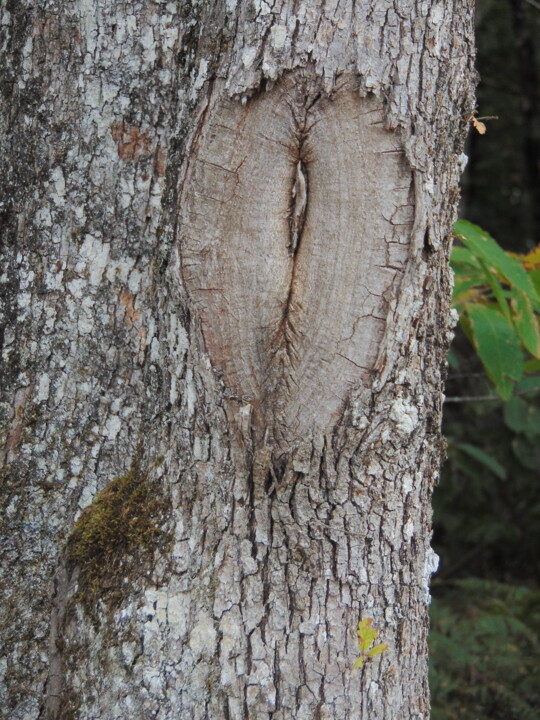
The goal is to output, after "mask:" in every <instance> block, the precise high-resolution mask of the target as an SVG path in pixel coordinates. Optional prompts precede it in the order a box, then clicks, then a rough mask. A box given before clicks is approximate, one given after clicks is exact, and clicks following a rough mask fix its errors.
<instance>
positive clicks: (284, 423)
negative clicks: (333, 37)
mask: <svg viewBox="0 0 540 720" xmlns="http://www.w3.org/2000/svg"><path fill="white" fill-rule="evenodd" d="M412 220H413V207H412V176H411V171H410V168H409V167H408V165H407V163H406V162H405V160H404V156H403V153H402V150H401V148H400V146H399V140H398V137H397V136H396V135H395V134H394V133H391V132H389V131H387V130H386V129H385V128H384V123H383V110H382V104H381V102H380V101H379V100H377V99H376V98H374V97H368V98H362V97H360V95H359V94H358V93H357V91H356V90H355V88H354V87H353V86H352V84H351V83H349V82H348V81H344V82H343V83H342V85H341V86H340V87H339V88H338V90H337V91H336V92H335V93H334V95H333V96H332V97H328V96H325V95H323V94H320V93H319V92H318V91H316V90H313V88H312V87H308V85H307V83H306V82H305V81H304V80H303V79H302V78H301V77H300V76H298V75H294V74H293V75H289V76H288V77H287V78H285V79H284V80H281V81H280V82H279V83H278V84H277V85H276V86H275V87H274V88H273V89H272V90H270V91H268V92H263V93H261V94H259V95H258V96H256V97H254V98H253V99H251V100H249V101H248V102H247V104H245V105H242V104H241V103H239V102H236V101H234V100H229V99H227V98H224V97H223V96H221V97H218V98H217V99H216V98H215V97H214V98H213V99H211V100H210V103H209V107H208V110H207V113H206V114H205V120H204V123H203V124H202V127H201V128H200V130H199V134H198V136H197V138H196V141H195V143H194V152H193V153H192V157H191V159H190V165H189V167H188V169H187V173H186V177H185V182H184V183H183V190H182V193H181V197H180V225H179V227H180V232H179V240H180V249H181V257H182V273H183V278H184V282H185V284H186V287H187V290H188V292H189V294H190V296H191V298H192V301H193V302H194V305H195V307H196V311H197V314H198V317H199V318H200V320H201V322H202V330H203V335H204V340H205V343H206V348H207V351H208V353H209V355H210V359H211V361H212V363H213V365H214V367H216V368H217V369H219V370H220V371H221V372H222V377H223V381H224V383H225V385H226V386H227V387H228V388H229V389H230V390H232V391H233V393H234V394H235V395H236V396H237V397H239V398H242V399H243V400H244V401H248V402H250V403H251V404H252V406H253V418H254V422H255V426H256V427H257V428H258V430H259V433H260V434H261V435H262V434H263V433H264V432H265V431H266V430H270V431H271V433H272V434H273V436H274V440H275V441H276V442H278V443H279V444H280V445H282V446H283V445H287V444H289V443H292V442H294V441H295V440H296V439H298V438H303V437H305V436H306V434H307V433H310V432H316V431H325V430H328V429H329V428H330V427H331V426H332V424H333V423H334V422H335V421H336V420H337V419H338V417H339V415H340V414H341V412H342V410H343V407H344V404H345V401H346V399H347V396H348V394H349V391H350V388H351V387H352V386H353V385H355V384H358V383H361V382H368V381H369V376H370V371H371V369H372V367H373V365H374V363H375V361H376V358H377V353H378V350H379V345H380V342H381V339H382V336H383V333H384V328H385V321H386V317H387V314H388V303H389V301H390V300H391V298H392V297H394V296H395V294H396V291H397V288H398V286H399V281H400V278H401V275H402V273H403V269H404V266H405V263H406V261H407V257H408V244H409V235H410V227H411V224H412Z"/></svg>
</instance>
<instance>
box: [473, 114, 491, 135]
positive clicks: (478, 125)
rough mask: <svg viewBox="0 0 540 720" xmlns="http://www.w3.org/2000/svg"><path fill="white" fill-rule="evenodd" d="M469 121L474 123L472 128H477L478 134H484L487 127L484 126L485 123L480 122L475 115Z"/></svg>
mask: <svg viewBox="0 0 540 720" xmlns="http://www.w3.org/2000/svg"><path fill="white" fill-rule="evenodd" d="M471 122H472V124H473V125H474V129H475V130H477V131H478V132H479V133H480V135H485V134H486V130H487V128H486V126H485V123H483V122H480V120H477V119H476V118H475V117H472V118H471Z"/></svg>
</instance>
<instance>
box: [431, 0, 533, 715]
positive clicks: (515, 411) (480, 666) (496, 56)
mask: <svg viewBox="0 0 540 720" xmlns="http://www.w3.org/2000/svg"><path fill="white" fill-rule="evenodd" d="M539 39H540V2H538V0H480V1H479V3H478V8H477V43H478V70H479V73H480V84H479V86H478V110H479V115H480V116H491V115H496V116H498V118H499V119H498V120H490V121H487V123H486V124H487V127H488V129H487V133H486V134H485V135H479V134H477V133H476V132H473V133H471V137H470V141H469V147H468V155H469V165H468V169H467V172H466V175H465V177H464V183H463V202H462V207H461V212H460V215H461V217H464V218H467V219H468V220H471V221H472V222H474V223H476V224H478V225H480V226H481V227H483V228H485V229H486V230H487V231H488V232H489V233H490V234H491V235H492V236H493V237H494V238H496V239H497V241H498V242H499V243H500V244H501V245H502V247H503V248H504V249H505V250H508V251H512V252H521V253H524V252H527V251H528V250H530V249H531V248H532V247H534V246H535V245H537V244H538V243H540V47H539ZM450 360H451V363H450V369H449V376H448V382H447V389H446V394H447V396H448V398H449V401H448V402H447V403H446V404H445V420H444V428H443V429H444V432H445V435H446V437H447V440H448V460H447V462H446V464H445V466H444V467H443V471H442V474H441V482H440V484H439V487H438V488H437V490H436V492H435V498H434V506H435V516H434V540H433V544H434V547H435V550H436V552H437V553H438V554H439V555H440V557H441V566H440V571H439V573H438V575H437V576H436V578H435V580H434V582H433V604H432V612H431V620H432V632H431V638H430V650H431V663H432V668H431V688H432V703H433V712H432V717H433V720H454V719H456V720H457V719H458V718H459V720H490V719H493V720H498V719H499V718H501V720H502V719H503V718H504V719H505V720H507V719H510V720H511V719H512V718H516V720H517V719H518V718H519V720H528V718H535V719H538V718H540V676H539V669H540V583H539V580H540V472H539V470H540V402H539V396H540V392H539V391H538V390H537V389H535V388H537V387H538V386H539V385H540V381H539V379H538V378H529V379H528V380H526V381H523V382H522V383H521V384H520V385H518V387H517V393H516V396H515V397H514V398H513V399H512V400H511V401H510V402H509V403H503V402H502V401H500V400H497V399H491V400H486V399H484V400H477V401H475V400H473V399H467V398H477V397H484V398H485V397H492V396H495V393H494V391H493V387H492V386H490V384H489V382H488V381H487V379H486V377H485V374H484V373H483V370H482V366H481V363H480V361H479V360H478V358H477V357H475V355H474V352H473V351H472V349H471V347H470V345H469V344H468V342H467V341H466V339H465V338H464V337H463V336H462V335H461V334H460V333H459V332H458V335H457V337H456V341H455V344H454V347H453V349H452V354H451V358H450ZM471 446H472V447H473V448H477V449H478V450H480V451H481V452H482V453H484V454H485V459H484V460H482V459H479V456H475V454H474V451H473V452H471V449H470V448H471Z"/></svg>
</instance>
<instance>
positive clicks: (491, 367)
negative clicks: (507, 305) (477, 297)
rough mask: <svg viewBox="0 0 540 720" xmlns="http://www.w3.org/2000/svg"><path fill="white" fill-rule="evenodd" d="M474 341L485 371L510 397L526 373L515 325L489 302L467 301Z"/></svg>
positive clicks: (504, 396)
mask: <svg viewBox="0 0 540 720" xmlns="http://www.w3.org/2000/svg"><path fill="white" fill-rule="evenodd" d="M466 309H467V315H468V316H469V320H470V323H471V331H472V337H473V342H474V345H475V347H476V350H477V352H478V356H479V357H480V360H481V361H482V363H483V365H484V367H485V369H486V372H487V374H488V376H489V378H490V379H491V380H492V382H493V383H494V384H495V387H496V389H497V392H498V393H499V395H500V396H501V397H502V398H503V400H509V399H510V396H511V395H512V389H513V387H514V383H515V381H516V380H520V379H521V376H522V374H523V356H522V353H521V347H520V341H519V337H518V335H517V333H516V331H515V328H514V327H513V325H512V324H510V323H509V322H508V320H507V319H506V318H505V317H504V315H503V314H502V313H501V312H500V311H499V310H498V309H497V308H494V307H489V306H488V305H474V304H468V305H467V306H466Z"/></svg>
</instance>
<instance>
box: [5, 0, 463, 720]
mask: <svg viewBox="0 0 540 720" xmlns="http://www.w3.org/2000/svg"><path fill="white" fill-rule="evenodd" d="M0 7H1V11H2V15H1V20H0V29H1V42H2V45H1V47H2V53H3V61H2V67H3V70H2V100H1V102H2V110H3V124H2V154H1V162H2V165H3V168H2V175H1V178H2V179H1V180H0V186H1V190H2V204H1V207H0V211H1V217H2V233H3V237H4V242H3V251H4V260H3V266H2V273H3V274H2V276H1V278H0V279H1V281H2V283H3V298H4V321H3V325H4V335H3V362H4V366H3V368H4V369H3V382H2V392H3V398H2V413H3V416H4V418H5V422H4V424H3V432H4V441H5V444H4V449H3V457H4V469H3V475H2V489H3V492H2V504H3V515H4V540H3V548H4V566H5V573H4V580H3V588H2V589H3V594H4V600H3V602H2V605H1V609H2V613H3V614H4V618H5V622H4V623H3V630H2V638H1V642H2V646H3V647H4V649H5V650H6V651H7V652H6V654H5V660H4V661H2V664H1V665H0V668H1V670H2V673H3V683H4V687H5V690H4V695H3V696H4V702H3V705H2V710H1V711H0V712H1V713H2V717H5V718H10V720H17V719H20V720H31V719H32V720H33V719H35V718H41V719H43V720H53V719H54V720H60V719H62V720H67V719H68V718H69V719H75V718H76V719H78V720H83V719H84V720H96V719H97V718H102V719H103V720H105V719H109V718H110V719H111V720H112V719H113V718H122V719H123V718H126V719H127V718H140V719H141V720H142V719H143V718H144V719H146V718H159V719H163V720H165V718H167V720H172V719H173V718H174V719H175V720H176V719H178V720H180V718H181V719H182V720H187V719H188V718H190V719H191V718H192V719H195V718H208V719H209V718H212V719H215V720H217V719H219V720H239V719H240V718H242V719H246V718H250V719H253V720H255V719H257V720H259V719H261V720H262V719H264V718H268V719H270V718H272V719H273V720H291V719H292V718H294V719H295V720H300V719H306V720H311V719H318V720H322V719H323V718H325V719H328V720H330V719H332V720H345V718H363V719H366V720H367V718H369V719H370V720H375V719H376V720H382V719H383V718H385V719H386V718H388V719H389V720H396V719H397V718H400V719H401V718H403V719H409V718H411V719H412V718H426V717H428V715H429V697H428V689H427V680H426V656H427V650H426V634H427V606H428V602H429V590H428V581H429V575H430V573H431V572H432V571H433V569H434V567H435V565H436V563H435V562H434V560H435V558H434V555H433V553H432V551H431V550H430V547H429V541H430V532H431V531H430V520H431V511H430V499H431V490H432V487H433V484H434V482H435V481H436V477H437V468H438V464H439V460H440V456H441V447H442V443H441V438H440V431H439V425H440V415H441V405H442V392H441V390H442V386H441V375H442V368H443V365H444V357H445V353H446V349H447V344H448V339H449V335H450V334H451V329H450V328H451V318H450V313H449V297H450V278H449V271H448V266H447V256H448V249H449V243H450V228H451V222H452V219H453V216H454V212H455V206H456V201H457V198H458V189H457V184H458V157H459V154H460V152H461V149H462V142H463V138H464V134H465V131H466V122H465V121H464V118H466V117H467V115H468V114H469V113H470V111H471V110H472V108H473V105H472V102H473V101H472V91H471V77H472V72H471V67H472V61H473V47H472V39H471V38H472V27H471V24H472V23H471V17H470V14H471V7H470V3H468V2H458V3H457V4H446V3H442V2H441V3H436V4H432V3H428V2H421V3H409V2H401V3H399V6H394V7H393V8H390V7H388V8H382V6H378V5H377V4H373V5H370V4H369V3H359V2H354V1H353V0H346V1H345V2H326V0H313V1H312V2H306V3H304V2H299V1H297V0H294V1H293V0H278V2H275V3H273V4H269V3H266V2H265V0H252V1H251V0H243V1H242V2H240V1H238V0H214V1H213V2H204V3H197V2H195V0H193V1H192V2H186V3H175V2H169V3H166V2H164V1H160V0H153V1H151V2H146V3H142V4H138V3H132V2H105V0H85V2H83V1H82V0H66V2H63V3H60V4H57V3H55V2H54V0H46V1H45V2H40V3H33V2H31V1H30V0H18V2H13V0H1V3H0ZM361 619H364V620H366V619H372V623H373V625H372V626H373V627H374V628H376V629H377V630H378V633H379V639H380V641H381V642H384V643H386V644H387V645H388V648H387V649H386V650H385V651H384V652H382V653H380V654H379V655H376V656H374V657H373V658H371V659H367V660H366V661H365V663H364V665H363V666H362V667H360V668H353V665H354V663H355V661H356V659H357V658H358V657H359V652H360V651H359V647H358V638H357V634H356V630H357V625H358V622H359V621H360V620H361ZM377 642H378V640H377Z"/></svg>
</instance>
